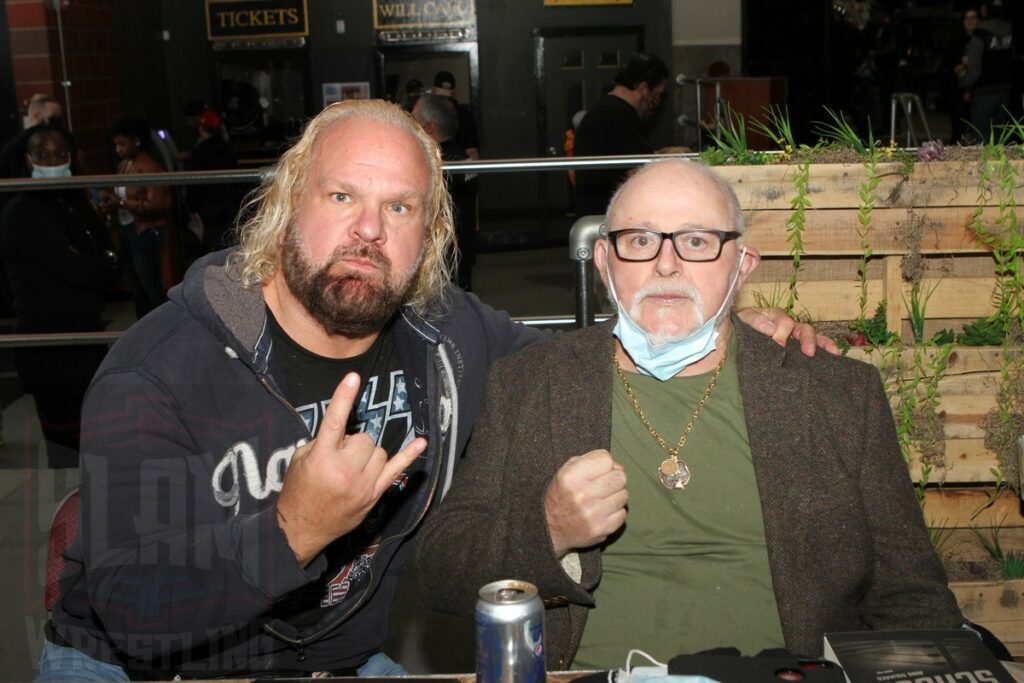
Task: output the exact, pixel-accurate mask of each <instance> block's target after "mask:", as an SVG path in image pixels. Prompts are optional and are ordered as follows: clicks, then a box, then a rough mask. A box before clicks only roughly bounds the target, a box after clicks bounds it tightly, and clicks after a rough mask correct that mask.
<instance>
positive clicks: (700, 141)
mask: <svg viewBox="0 0 1024 683" xmlns="http://www.w3.org/2000/svg"><path fill="white" fill-rule="evenodd" d="M694 85H695V86H696V91H697V149H698V151H699V150H701V149H704V98H703V95H702V93H703V92H704V89H703V86H702V85H701V80H700V79H699V78H698V79H696V80H695V81H694Z"/></svg>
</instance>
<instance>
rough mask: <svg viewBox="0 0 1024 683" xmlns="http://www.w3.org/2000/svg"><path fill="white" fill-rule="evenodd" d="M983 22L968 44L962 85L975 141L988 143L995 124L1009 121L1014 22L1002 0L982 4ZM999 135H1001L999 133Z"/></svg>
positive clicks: (980, 22)
mask: <svg viewBox="0 0 1024 683" xmlns="http://www.w3.org/2000/svg"><path fill="white" fill-rule="evenodd" d="M979 13H980V16H981V21H979V22H978V25H977V26H976V27H975V29H974V32H973V33H972V34H971V39H970V41H969V42H968V44H967V55H966V56H965V58H964V59H965V68H964V70H963V72H962V74H961V77H960V85H961V86H962V87H963V88H964V90H965V91H967V92H968V93H969V94H970V107H969V121H970V127H971V133H972V135H973V136H974V137H975V138H980V139H977V140H975V142H980V143H985V142H988V141H989V139H990V137H991V136H992V128H993V126H998V125H1001V124H1004V123H1006V122H1007V121H1008V120H1009V114H1008V113H1007V111H1006V107H1007V105H1008V104H1009V102H1010V91H1011V90H1012V89H1013V58H1014V57H1013V51H1014V45H1013V24H1011V23H1010V21H1009V20H1007V19H1006V11H1005V8H1004V6H1003V2H1002V0H990V1H989V2H983V3H981V5H980V6H979ZM997 137H998V136H997Z"/></svg>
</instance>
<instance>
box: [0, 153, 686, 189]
mask: <svg viewBox="0 0 1024 683" xmlns="http://www.w3.org/2000/svg"><path fill="white" fill-rule="evenodd" d="M666 156H674V157H681V158H693V159H696V158H698V157H699V155H698V154H696V153H685V154H673V155H665V154H657V155H655V154H636V155H625V156H602V157H566V158H563V157H558V158H549V157H539V158H524V159H495V160H490V161H478V160H468V161H446V162H444V165H443V168H444V170H445V171H446V172H448V173H506V172H516V173H518V172H521V171H567V170H573V169H581V168H582V169H592V168H632V167H633V166H640V165H642V164H646V163H647V162H649V161H651V160H653V159H664V158H666ZM273 173H274V169H273V167H272V166H265V167H263V168H253V169H240V170H233V171H169V172H167V173H140V174H138V175H116V174H106V175H87V176H73V177H70V178H9V179H3V180H0V192H22V191H25V190H29V191H31V190H67V189H77V188H95V187H113V186H119V185H125V186H127V185H175V186H176V185H217V184H221V183H248V184H253V185H255V184H256V183H260V182H263V180H264V179H266V178H270V177H272V176H273Z"/></svg>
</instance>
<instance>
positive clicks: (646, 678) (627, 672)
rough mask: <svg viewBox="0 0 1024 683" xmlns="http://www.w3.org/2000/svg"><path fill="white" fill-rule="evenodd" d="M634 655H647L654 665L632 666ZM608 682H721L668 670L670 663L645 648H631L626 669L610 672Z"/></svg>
mask: <svg viewBox="0 0 1024 683" xmlns="http://www.w3.org/2000/svg"><path fill="white" fill-rule="evenodd" d="M633 655H640V656H641V657H646V658H647V659H648V661H650V662H651V664H653V666H632V663H633ZM608 683H719V682H718V681H716V680H714V679H711V678H708V677H706V676H679V675H675V674H670V673H669V672H668V665H667V664H662V663H661V662H659V661H658V660H656V659H655V658H654V657H652V656H650V655H649V654H647V653H646V652H644V651H643V650H630V651H629V654H628V655H626V668H625V669H612V670H611V671H609V672H608Z"/></svg>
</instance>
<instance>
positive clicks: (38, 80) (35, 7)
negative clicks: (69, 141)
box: [6, 0, 121, 173]
mask: <svg viewBox="0 0 1024 683" xmlns="http://www.w3.org/2000/svg"><path fill="white" fill-rule="evenodd" d="M6 6H7V21H8V24H9V26H10V33H11V61H12V64H13V70H14V82H15V93H16V96H17V99H18V102H19V104H20V105H21V107H22V112H23V113H24V107H25V106H26V105H27V103H28V100H29V98H31V97H32V95H34V94H36V93H46V94H49V95H53V96H54V97H56V98H57V99H58V100H60V102H61V103H63V104H64V106H65V124H66V123H67V122H68V113H69V109H70V123H71V127H72V128H73V130H74V134H75V141H76V143H77V144H78V146H79V148H80V149H81V150H82V152H83V153H84V161H85V172H86V173H109V172H111V170H112V169H111V165H110V151H109V144H108V141H107V134H106V130H107V127H108V126H109V125H110V123H111V122H112V121H113V120H114V118H115V117H116V116H117V115H118V112H119V111H120V110H121V98H120V93H119V91H118V85H117V84H118V71H117V60H116V56H115V50H116V45H115V38H114V9H113V0H70V2H68V3H67V7H66V8H65V9H64V10H63V12H62V15H61V23H62V27H63V34H64V51H65V59H66V63H67V70H68V80H69V81H70V82H71V88H70V107H68V102H67V98H66V97H65V91H64V87H63V86H62V85H61V80H62V78H61V59H60V42H59V38H58V34H57V13H56V11H55V10H54V9H53V3H52V0H6Z"/></svg>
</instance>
